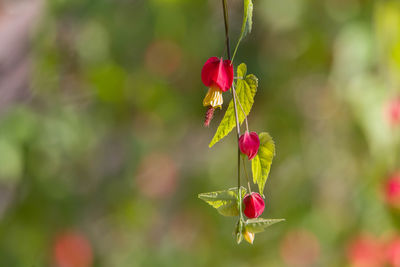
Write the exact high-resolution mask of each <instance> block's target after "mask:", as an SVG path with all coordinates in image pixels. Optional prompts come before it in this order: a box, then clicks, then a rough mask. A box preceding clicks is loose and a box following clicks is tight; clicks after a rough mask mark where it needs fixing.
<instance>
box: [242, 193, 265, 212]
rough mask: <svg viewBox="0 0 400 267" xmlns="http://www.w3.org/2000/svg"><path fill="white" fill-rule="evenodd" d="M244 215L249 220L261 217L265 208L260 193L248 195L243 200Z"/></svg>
mask: <svg viewBox="0 0 400 267" xmlns="http://www.w3.org/2000/svg"><path fill="white" fill-rule="evenodd" d="M243 204H244V206H245V208H244V214H245V215H246V216H247V218H257V217H259V216H260V215H261V214H262V213H263V211H264V208H265V204H264V200H263V198H262V197H261V195H260V194H259V193H252V194H251V195H249V194H247V195H246V196H245V197H244V199H243Z"/></svg>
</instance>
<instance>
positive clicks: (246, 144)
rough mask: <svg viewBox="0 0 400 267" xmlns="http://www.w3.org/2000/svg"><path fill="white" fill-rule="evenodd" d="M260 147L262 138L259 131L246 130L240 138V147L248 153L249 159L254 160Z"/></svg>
mask: <svg viewBox="0 0 400 267" xmlns="http://www.w3.org/2000/svg"><path fill="white" fill-rule="evenodd" d="M259 147H260V139H259V138H258V135H257V133H255V132H251V133H249V132H247V131H246V132H245V133H244V134H243V135H242V136H240V138H239V148H240V151H242V153H243V154H246V155H247V157H248V158H249V160H252V159H253V158H254V157H255V156H256V155H257V152H258V148H259Z"/></svg>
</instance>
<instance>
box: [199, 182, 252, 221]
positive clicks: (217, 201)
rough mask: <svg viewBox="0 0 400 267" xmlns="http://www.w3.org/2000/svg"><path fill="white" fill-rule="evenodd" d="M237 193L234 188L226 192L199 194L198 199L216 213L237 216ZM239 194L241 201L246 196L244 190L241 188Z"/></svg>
mask: <svg viewBox="0 0 400 267" xmlns="http://www.w3.org/2000/svg"><path fill="white" fill-rule="evenodd" d="M237 191H238V189H237V187H234V188H230V189H228V190H222V191H215V192H209V193H201V194H199V198H200V199H202V200H204V201H205V202H207V203H208V204H210V205H211V206H213V207H214V208H216V209H217V211H218V212H219V213H220V214H222V215H224V216H238V215H239V208H238V195H237ZM241 194H242V197H241V199H243V197H244V196H245V194H246V188H244V187H241Z"/></svg>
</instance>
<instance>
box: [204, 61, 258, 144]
mask: <svg viewBox="0 0 400 267" xmlns="http://www.w3.org/2000/svg"><path fill="white" fill-rule="evenodd" d="M246 71H247V67H246V64H244V63H242V64H240V65H239V66H238V68H237V71H236V72H237V77H238V79H237V82H236V94H237V96H238V100H239V102H240V105H241V107H242V108H243V110H244V112H245V113H246V116H247V115H249V113H250V110H251V108H252V106H253V103H254V96H255V95H256V92H257V86H258V79H257V77H256V76H254V75H253V74H249V75H247V76H245V75H246ZM240 105H239V103H237V109H238V115H239V122H240V123H242V122H243V121H244V118H245V116H244V114H243V111H242V109H241V107H240ZM235 126H236V121H235V108H234V105H233V100H231V102H230V103H229V106H228V108H227V110H226V112H225V115H224V117H223V118H222V121H221V123H220V125H219V126H218V129H217V132H216V133H215V135H214V137H213V139H212V140H211V142H210V144H209V147H212V146H213V145H214V144H215V143H217V142H218V141H219V140H221V139H222V138H224V137H225V136H227V135H228V134H229V133H230V132H231V131H232V129H233V128H234V127H235Z"/></svg>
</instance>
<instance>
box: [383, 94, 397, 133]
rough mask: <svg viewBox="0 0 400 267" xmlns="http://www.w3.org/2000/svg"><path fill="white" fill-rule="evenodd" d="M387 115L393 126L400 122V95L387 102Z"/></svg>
mask: <svg viewBox="0 0 400 267" xmlns="http://www.w3.org/2000/svg"><path fill="white" fill-rule="evenodd" d="M386 117H387V120H388V121H389V123H390V124H391V125H392V126H396V125H399V124H400V96H399V97H397V98H394V99H391V100H390V101H389V102H388V103H387V106H386Z"/></svg>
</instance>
